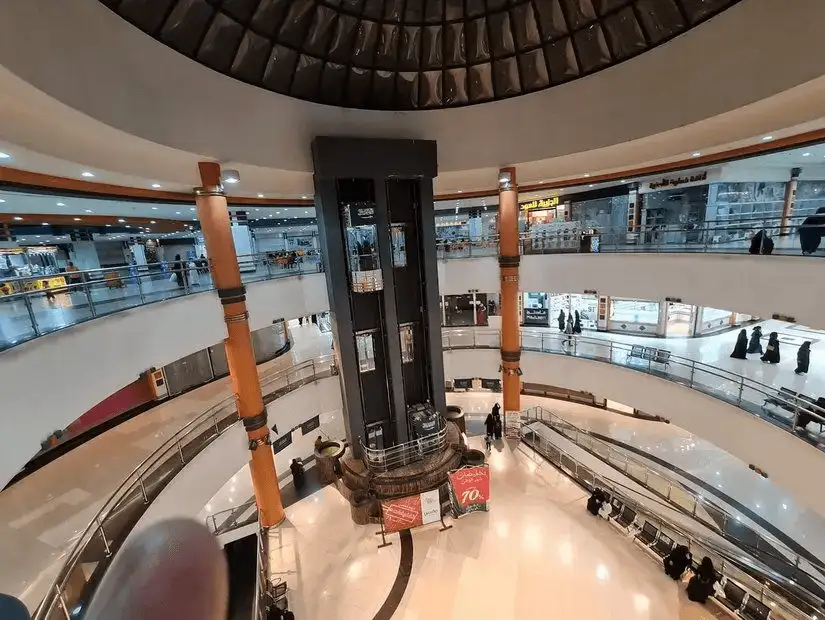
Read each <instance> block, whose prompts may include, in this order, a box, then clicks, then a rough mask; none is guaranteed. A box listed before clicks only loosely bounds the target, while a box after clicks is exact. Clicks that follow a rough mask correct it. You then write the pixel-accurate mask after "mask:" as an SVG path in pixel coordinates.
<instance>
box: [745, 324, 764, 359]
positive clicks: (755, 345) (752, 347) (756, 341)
mask: <svg viewBox="0 0 825 620" xmlns="http://www.w3.org/2000/svg"><path fill="white" fill-rule="evenodd" d="M748 353H759V354H760V355H762V328H761V327H759V325H757V326H756V327H754V328H753V331H752V332H751V341H750V343H748Z"/></svg>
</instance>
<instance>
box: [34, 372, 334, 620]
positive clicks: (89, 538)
mask: <svg viewBox="0 0 825 620" xmlns="http://www.w3.org/2000/svg"><path fill="white" fill-rule="evenodd" d="M334 372H335V371H334V368H333V358H332V356H324V357H320V358H317V359H313V360H308V361H306V362H302V363H300V364H296V365H294V366H292V367H290V368H288V369H284V370H280V371H273V372H271V373H267V374H264V375H262V377H261V389H262V390H263V392H264V394H265V395H269V396H272V395H277V396H280V395H282V394H285V393H288V392H291V391H293V390H295V389H297V388H299V387H301V386H303V385H306V384H308V383H312V382H313V381H316V380H317V379H320V378H323V377H328V376H332V374H334ZM237 422H238V415H237V408H236V401H235V397H234V395H233V396H230V397H227V398H224V399H223V400H221V401H220V402H218V403H216V404H215V405H213V406H211V407H210V408H209V409H207V410H206V411H204V412H203V413H201V414H200V415H198V416H197V417H195V418H194V419H193V420H191V421H189V422H188V423H186V424H185V425H184V426H183V427H182V428H181V429H180V430H178V431H177V432H176V433H175V434H174V435H172V436H171V437H170V438H169V439H167V440H166V441H165V442H164V443H163V444H162V445H161V446H160V447H158V448H157V449H156V450H155V451H154V452H152V454H150V455H149V456H148V457H146V459H144V460H143V462H141V463H140V464H139V465H138V466H137V467H136V468H135V469H134V470H133V471H132V473H131V474H129V476H127V478H126V479H125V480H124V481H123V483H121V485H120V486H119V487H118V488H117V489H116V490H115V491H114V492H113V493H112V494H111V495H110V496H109V498H108V499H107V500H106V501H105V502H104V503H103V506H102V508H101V509H100V510H99V511H98V513H97V514H96V515H95V517H94V518H93V519H92V521H91V523H90V524H89V526H88V527H87V528H86V529H85V530H84V532H83V533H82V534H81V535H80V537H79V538H78V540H77V542H76V543H75V545H74V547H72V549H71V551H70V552H69V553H68V555H67V557H66V560H65V561H64V562H63V565H62V568H61V569H60V572H59V573H58V575H57V577H56V578H55V580H54V582H53V583H52V585H51V587H50V588H49V590H48V592H47V594H46V597H45V598H44V599H43V602H42V603H41V604H40V606H39V607H38V609H37V611H36V612H35V614H34V616H33V618H34V620H68V619H70V618H71V617H73V616H72V615H71V614H70V612H71V610H73V609H75V608H76V607H77V606H78V605H83V604H84V603H85V602H87V601H88V600H89V599H90V598H91V595H92V594H93V590H94V588H95V587H96V586H97V584H98V582H99V580H100V578H101V576H102V574H103V572H105V570H106V569H107V568H108V565H109V562H110V561H111V558H112V556H113V555H114V553H115V552H116V551H117V549H118V548H119V547H120V545H121V544H122V543H123V541H124V540H125V539H126V536H127V535H128V534H129V532H130V531H131V530H132V527H133V526H134V525H135V523H136V522H137V521H138V519H139V518H140V516H141V515H142V514H143V513H144V511H145V510H146V507H147V506H148V504H149V503H150V502H151V501H152V500H153V499H154V498H155V497H157V495H158V494H159V493H160V492H161V491H162V490H163V488H164V487H165V486H166V484H167V483H168V482H169V481H170V480H171V479H172V478H173V477H174V476H175V475H176V474H177V473H178V472H179V471H181V470H182V469H183V468H184V467H185V466H186V464H187V463H189V462H190V461H191V460H192V459H193V458H194V457H195V456H196V455H197V454H198V453H200V451H201V450H203V449H204V448H205V447H206V446H207V445H209V444H210V443H211V442H212V441H214V440H215V439H216V438H218V437H220V436H221V435H222V434H223V433H224V432H225V431H226V430H228V429H229V428H230V427H232V426H233V425H234V424H236V423H237ZM81 564H84V565H87V566H93V567H94V568H93V569H92V570H91V573H84V572H83V571H80V565H81ZM78 577H82V581H83V582H84V583H83V587H82V588H78V587H77V581H78V579H77V578H78Z"/></svg>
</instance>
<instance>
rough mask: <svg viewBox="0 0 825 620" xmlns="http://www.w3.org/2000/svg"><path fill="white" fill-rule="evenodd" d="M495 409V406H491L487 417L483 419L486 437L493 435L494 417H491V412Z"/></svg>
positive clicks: (494, 430) (494, 427) (494, 429)
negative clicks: (491, 409) (491, 408)
mask: <svg viewBox="0 0 825 620" xmlns="http://www.w3.org/2000/svg"><path fill="white" fill-rule="evenodd" d="M497 404H498V403H497ZM495 410H496V408H495V407H493V411H491V412H490V413H488V414H487V418H486V419H485V420H484V430H485V432H486V434H487V437H489V438H490V439H492V438H493V435H495V432H496V419H495V418H494V417H493V412H494V411H495Z"/></svg>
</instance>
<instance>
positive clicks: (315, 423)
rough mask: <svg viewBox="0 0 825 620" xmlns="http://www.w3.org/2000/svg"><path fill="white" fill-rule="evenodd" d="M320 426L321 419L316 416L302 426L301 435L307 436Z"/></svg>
mask: <svg viewBox="0 0 825 620" xmlns="http://www.w3.org/2000/svg"><path fill="white" fill-rule="evenodd" d="M319 426H321V417H320V416H317V415H316V416H315V417H314V418H310V419H309V420H307V421H306V422H304V423H303V424H301V434H302V435H306V434H307V433H311V432H312V431H314V430H315V429H316V428H318V427H319Z"/></svg>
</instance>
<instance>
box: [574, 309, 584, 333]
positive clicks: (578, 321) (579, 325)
mask: <svg viewBox="0 0 825 620" xmlns="http://www.w3.org/2000/svg"><path fill="white" fill-rule="evenodd" d="M575 316H576V319H575V320H574V321H573V333H574V334H580V333H582V318H581V316H580V315H579V311H578V310H576V315H575Z"/></svg>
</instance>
